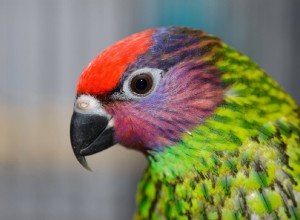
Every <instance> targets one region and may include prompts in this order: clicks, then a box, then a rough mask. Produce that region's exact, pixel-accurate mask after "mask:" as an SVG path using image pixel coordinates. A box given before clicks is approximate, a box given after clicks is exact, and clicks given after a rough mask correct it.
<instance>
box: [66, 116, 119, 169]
mask: <svg viewBox="0 0 300 220" xmlns="http://www.w3.org/2000/svg"><path fill="white" fill-rule="evenodd" d="M109 120H112V119H109V118H107V117H105V116H101V115H98V114H84V113H78V112H76V111H74V112H73V115H72V119H71V128H70V135H71V144H72V148H73V151H74V154H75V156H76V158H77V160H78V161H79V163H80V164H81V165H82V166H83V167H85V168H86V169H88V170H91V169H90V167H89V165H88V163H87V162H86V160H85V156H88V155H92V154H95V153H98V152H100V151H103V150H105V149H106V148H108V147H110V146H112V145H114V129H113V127H112V126H110V125H109Z"/></svg>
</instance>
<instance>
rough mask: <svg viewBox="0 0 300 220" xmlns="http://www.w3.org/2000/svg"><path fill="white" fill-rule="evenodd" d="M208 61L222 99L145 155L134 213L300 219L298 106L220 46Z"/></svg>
mask: <svg viewBox="0 0 300 220" xmlns="http://www.w3.org/2000/svg"><path fill="white" fill-rule="evenodd" d="M216 57H217V58H218V59H216ZM206 59H207V61H211V62H214V63H215V65H216V66H217V68H218V69H219V70H220V71H221V72H222V75H221V78H222V82H223V84H224V86H225V87H226V86H227V87H226V92H225V98H224V102H223V103H222V104H221V105H220V106H219V107H218V108H217V109H216V111H215V112H214V114H213V115H212V116H211V117H209V118H208V119H206V120H205V121H204V123H203V124H201V125H199V126H197V127H196V128H195V129H194V130H192V131H191V134H188V133H186V134H184V136H183V138H182V140H181V141H180V142H179V143H178V145H176V146H169V147H166V148H165V149H164V150H162V151H152V152H150V155H148V159H149V163H150V164H149V167H148V169H147V171H146V173H145V175H144V176H143V178H142V179H141V181H140V183H139V185H138V194H137V201H138V202H137V203H138V210H137V213H136V214H135V218H136V219H165V218H166V216H167V218H168V219H253V218H254V219H255V218H263V219H295V220H296V219H300V193H299V192H300V134H299V131H300V111H299V108H298V106H297V104H296V103H295V102H294V101H293V100H292V99H291V98H290V97H289V96H288V95H287V94H286V93H285V92H284V91H283V90H282V89H281V88H280V87H279V86H278V84H277V83H276V82H274V81H273V80H272V79H271V78H270V77H269V76H267V75H266V74H265V73H264V72H263V71H262V70H261V69H259V68H258V67H257V66H256V64H254V63H253V62H252V61H251V60H250V59H249V58H248V57H246V56H244V55H241V54H239V53H238V52H236V51H235V50H233V49H231V48H230V47H228V46H227V45H225V44H222V45H221V46H220V47H216V48H214V49H213V53H212V55H211V56H208V57H207V58H206Z"/></svg>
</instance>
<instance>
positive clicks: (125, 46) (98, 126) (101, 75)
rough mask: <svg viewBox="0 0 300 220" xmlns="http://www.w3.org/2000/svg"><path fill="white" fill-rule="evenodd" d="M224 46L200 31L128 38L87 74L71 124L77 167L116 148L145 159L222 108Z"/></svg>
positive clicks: (157, 32)
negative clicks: (220, 51)
mask: <svg viewBox="0 0 300 220" xmlns="http://www.w3.org/2000/svg"><path fill="white" fill-rule="evenodd" d="M220 45H221V42H220V40H219V39H218V38H216V37H213V36H210V35H207V34H205V33H204V32H202V31H200V30H193V29H190V28H181V27H166V28H157V29H150V30H146V31H143V32H140V33H137V34H134V35H132V36H129V37H127V38H125V39H124V40H121V41H119V42H117V43H116V44H114V45H112V46H111V47H109V48H108V49H106V50H104V51H103V52H102V53H100V54H99V55H98V56H97V57H96V58H95V59H94V60H93V61H91V63H90V64H89V65H88V66H87V67H86V68H85V69H84V70H83V72H82V74H81V75H80V78H79V81H78V84H77V94H76V100H75V104H74V112H73V116H72V119H71V128H70V133H71V143H72V147H73V151H74V153H75V156H76V157H77V159H78V161H79V162H80V163H81V164H82V165H83V166H84V167H85V168H87V169H89V168H88V165H87V162H86V160H85V156H88V155H92V154H95V153H97V152H100V151H102V150H104V149H106V148H108V147H110V146H113V145H114V144H116V143H120V144H121V145H123V146H125V147H127V148H132V149H136V150H139V151H141V152H143V153H145V154H148V153H149V152H150V151H160V150H163V149H164V148H165V147H167V146H174V145H175V144H177V143H178V142H180V141H181V139H182V137H183V136H184V135H192V132H193V128H194V127H195V126H197V125H199V124H201V123H203V121H204V120H205V119H206V118H208V117H209V116H211V115H212V114H213V112H214V110H215V109H216V108H217V107H218V105H220V104H221V103H222V102H223V96H224V91H225V89H226V85H225V84H224V83H223V82H222V81H221V78H220V71H219V70H218V69H217V68H216V67H215V65H214V63H215V62H216V61H217V60H218V59H220V57H221V55H220V54H218V53H217V52H216V49H217V48H218V47H220Z"/></svg>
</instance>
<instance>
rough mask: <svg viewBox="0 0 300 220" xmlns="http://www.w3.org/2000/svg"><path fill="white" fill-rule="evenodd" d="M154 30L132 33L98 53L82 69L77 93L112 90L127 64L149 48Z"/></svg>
mask: <svg viewBox="0 0 300 220" xmlns="http://www.w3.org/2000/svg"><path fill="white" fill-rule="evenodd" d="M154 31H155V30H154V29H150V30H146V31H143V32H139V33H136V34H133V35H131V36H129V37H127V38H125V39H123V40H121V41H119V42H117V43H116V44H114V45H112V46H111V47H109V48H107V49H106V50H104V51H103V52H102V53H100V54H99V55H98V56H97V57H96V58H95V59H94V60H92V61H91V62H90V63H89V65H88V66H87V67H86V68H85V69H84V70H83V71H82V73H81V75H80V78H79V81H78V84H77V94H78V95H79V94H83V93H84V94H93V95H102V94H105V93H107V92H110V91H112V90H113V89H114V88H115V87H116V86H117V84H118V81H119V80H120V78H121V76H122V74H123V73H124V71H125V70H126V68H127V67H128V65H130V64H132V63H134V62H135V61H136V59H137V57H138V55H140V54H144V53H145V52H146V51H147V50H148V49H149V47H150V46H151V44H152V37H151V36H152V34H153V32H154Z"/></svg>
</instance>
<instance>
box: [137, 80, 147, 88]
mask: <svg viewBox="0 0 300 220" xmlns="http://www.w3.org/2000/svg"><path fill="white" fill-rule="evenodd" d="M135 87H136V89H137V90H140V91H143V90H145V89H146V88H147V80H146V79H139V80H137V81H136V83H135Z"/></svg>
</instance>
